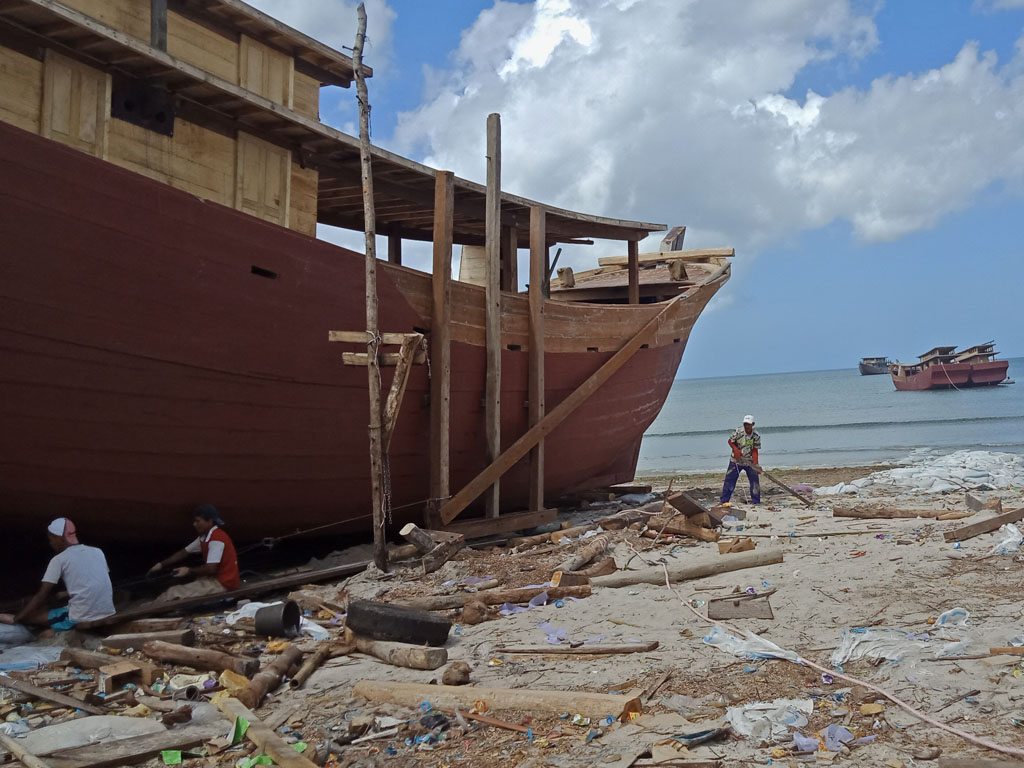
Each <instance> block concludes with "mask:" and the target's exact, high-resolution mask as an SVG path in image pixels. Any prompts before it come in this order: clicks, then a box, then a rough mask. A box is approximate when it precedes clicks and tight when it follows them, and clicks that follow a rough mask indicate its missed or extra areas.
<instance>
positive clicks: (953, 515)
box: [935, 512, 974, 520]
mask: <svg viewBox="0 0 1024 768" xmlns="http://www.w3.org/2000/svg"><path fill="white" fill-rule="evenodd" d="M965 517H974V513H973V512H944V513H943V514H941V515H939V516H938V517H936V518H935V519H936V520H963V519H964V518H965Z"/></svg>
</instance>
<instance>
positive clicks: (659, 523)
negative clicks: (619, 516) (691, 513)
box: [647, 517, 719, 542]
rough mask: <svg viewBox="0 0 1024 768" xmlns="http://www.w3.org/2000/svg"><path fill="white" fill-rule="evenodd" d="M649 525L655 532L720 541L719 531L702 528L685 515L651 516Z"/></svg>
mask: <svg viewBox="0 0 1024 768" xmlns="http://www.w3.org/2000/svg"><path fill="white" fill-rule="evenodd" d="M647 527H648V529H649V530H652V531H654V533H655V534H657V532H658V531H661V532H663V533H671V534H672V535H673V536H689V537H690V538H691V539H698V540H700V541H709V542H715V541H718V536H719V533H718V531H713V530H710V529H708V528H701V527H700V526H699V525H694V524H693V523H691V522H690V521H689V520H687V519H686V518H684V517H677V518H672V519H664V518H658V517H655V518H651V520H650V521H649V522H648V523H647Z"/></svg>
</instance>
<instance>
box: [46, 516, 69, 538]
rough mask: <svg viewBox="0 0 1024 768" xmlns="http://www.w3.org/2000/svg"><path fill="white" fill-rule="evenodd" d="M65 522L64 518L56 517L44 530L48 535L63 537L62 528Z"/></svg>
mask: <svg viewBox="0 0 1024 768" xmlns="http://www.w3.org/2000/svg"><path fill="white" fill-rule="evenodd" d="M67 522H68V521H67V518H66V517H58V518H57V519H56V520H54V521H53V522H51V523H50V524H49V525H48V526H46V530H47V531H48V532H49V533H52V534H53V535H54V536H63V535H64V527H65V526H66V525H67Z"/></svg>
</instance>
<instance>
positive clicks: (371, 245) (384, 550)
mask: <svg viewBox="0 0 1024 768" xmlns="http://www.w3.org/2000/svg"><path fill="white" fill-rule="evenodd" d="M356 12H357V14H358V16H359V29H358V31H357V32H356V44H355V46H354V47H353V49H352V63H353V68H354V69H355V75H356V92H357V96H358V100H359V165H360V169H361V173H362V182H363V229H364V230H365V234H366V259H365V262H366V335H367V338H369V342H367V345H366V351H367V356H368V357H369V362H368V364H367V366H366V372H367V379H368V384H369V392H370V490H371V494H370V496H371V505H372V507H373V509H372V512H373V562H374V564H375V565H376V566H377V567H378V568H379V569H380V570H382V571H387V569H388V543H387V539H386V538H385V534H384V524H385V522H386V514H385V510H384V449H383V443H382V434H381V430H382V428H381V401H380V364H379V361H378V359H377V355H378V353H379V351H380V333H379V329H378V327H377V222H376V218H375V216H374V209H373V173H372V172H371V169H370V100H369V97H368V96H367V93H366V79H365V78H364V77H363V41H364V40H365V39H366V9H365V8H364V7H363V4H362V3H360V4H359V7H358V8H357V9H356Z"/></svg>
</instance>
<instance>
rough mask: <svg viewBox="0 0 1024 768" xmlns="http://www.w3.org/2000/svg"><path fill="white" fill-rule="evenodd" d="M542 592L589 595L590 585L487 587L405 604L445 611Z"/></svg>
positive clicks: (550, 595)
mask: <svg viewBox="0 0 1024 768" xmlns="http://www.w3.org/2000/svg"><path fill="white" fill-rule="evenodd" d="M542 592H547V593H548V598H549V599H551V600H559V599H561V598H565V597H590V587H588V586H586V585H583V586H578V587H533V588H531V589H489V590H487V591H486V592H473V593H462V594H455V595H441V596H438V597H423V598H417V599H414V600H411V601H409V602H408V603H407V604H406V605H407V606H408V607H410V608H418V609H420V610H423V611H447V610H451V609H452V608H461V607H462V606H463V605H466V604H467V603H470V602H481V603H483V604H484V605H501V604H502V603H528V602H529V601H530V600H532V599H533V598H535V597H536V596H537V595H539V594H541V593H542Z"/></svg>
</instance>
